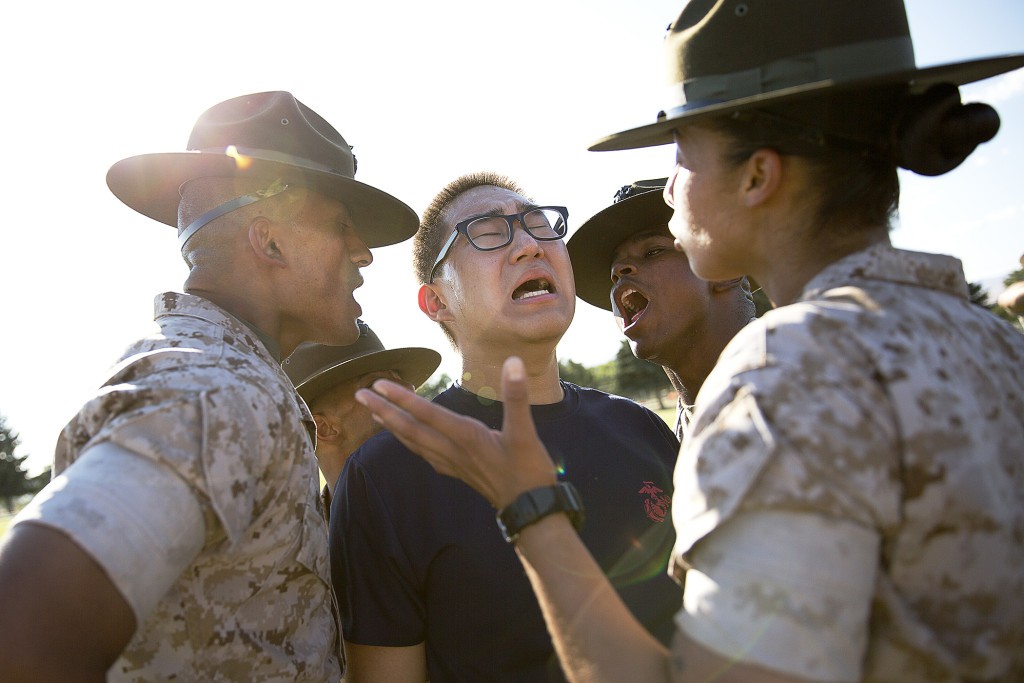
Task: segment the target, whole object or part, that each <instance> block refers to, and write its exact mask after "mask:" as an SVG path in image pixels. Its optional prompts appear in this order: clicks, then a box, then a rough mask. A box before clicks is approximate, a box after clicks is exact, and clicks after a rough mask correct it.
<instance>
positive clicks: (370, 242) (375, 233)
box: [107, 152, 419, 247]
mask: <svg viewBox="0 0 1024 683" xmlns="http://www.w3.org/2000/svg"><path fill="white" fill-rule="evenodd" d="M243 165H244V167H243ZM196 178H265V179H267V180H268V182H272V181H274V180H281V181H282V182H285V183H295V184H296V185H301V186H303V187H309V188H311V189H314V190H316V191H318V192H320V193H322V194H324V195H326V196H328V197H331V198H332V199H337V200H338V201H340V202H342V203H344V204H345V207H346V208H347V209H348V211H349V214H350V215H351V216H352V220H353V222H355V227H356V230H357V232H358V233H359V236H360V237H361V238H362V239H363V241H364V242H365V243H366V246H368V247H384V246H387V245H389V244H396V243H398V242H402V241H403V240H406V239H408V238H410V237H412V236H413V234H414V233H415V232H416V230H417V228H418V227H419V218H418V217H417V215H416V212H415V211H413V210H412V209H411V208H410V207H409V206H407V205H406V204H405V203H404V202H402V201H401V200H399V199H397V198H395V197H393V196H391V195H390V194H388V193H386V192H383V191H381V190H378V189H377V188H375V187H372V186H370V185H366V184H364V183H361V182H359V181H358V180H355V179H353V178H349V177H347V176H343V175H340V174H337V173H330V172H328V171H324V170H321V169H315V168H309V167H305V166H301V165H297V164H291V163H287V162H283V161H280V160H272V159H262V158H260V157H259V156H246V157H244V160H243V161H242V162H239V161H237V160H236V158H235V157H232V156H228V155H227V154H218V153H212V152H171V153H164V154H142V155H139V156H134V157H129V158H127V159H122V160H121V161H119V162H117V163H116V164H114V165H113V166H111V168H110V170H109V171H108V172H107V186H108V187H109V188H110V191H111V192H113V193H114V195H115V196H116V197H117V198H118V199H120V200H121V201H122V202H124V203H125V204H127V205H128V206H130V207H131V208H133V209H135V210H136V211H138V212H139V213H141V214H143V215H145V216H148V217H150V218H152V219H154V220H156V221H159V222H161V223H164V224H166V225H170V226H171V227H174V228H177V227H178V201H179V199H180V197H181V195H180V189H181V186H182V185H183V184H185V183H186V182H188V181H189V180H194V179H196Z"/></svg>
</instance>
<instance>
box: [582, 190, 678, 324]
mask: <svg viewBox="0 0 1024 683" xmlns="http://www.w3.org/2000/svg"><path fill="white" fill-rule="evenodd" d="M671 218H672V209H671V207H669V206H668V205H667V204H666V203H665V200H664V198H663V195H662V193H661V192H660V191H651V192H645V193H643V194H640V195H637V196H635V197H630V198H629V199H624V200H622V201H621V202H616V203H614V204H612V205H611V206H609V207H607V208H605V209H602V210H601V211H598V212H597V213H596V214H594V215H593V216H591V217H590V218H589V219H588V220H586V221H585V222H584V223H583V224H582V225H581V226H580V227H579V228H577V229H576V231H575V232H574V233H573V235H572V237H570V238H569V241H568V242H567V243H566V249H567V250H568V251H569V260H570V261H571V262H572V272H573V278H574V279H575V281H576V296H578V297H579V298H580V299H582V300H583V301H586V302H587V303H588V304H590V305H592V306H597V307H598V308H603V309H604V310H606V311H611V310H612V305H611V298H610V295H611V289H612V282H611V278H610V273H611V265H612V254H613V252H614V251H615V249H616V248H617V247H618V246H619V245H620V244H622V242H623V241H625V240H626V238H628V237H630V236H631V235H635V234H636V233H638V232H642V231H645V230H654V231H663V232H664V233H665V234H666V235H671V233H670V232H669V231H668V221H669V219H671Z"/></svg>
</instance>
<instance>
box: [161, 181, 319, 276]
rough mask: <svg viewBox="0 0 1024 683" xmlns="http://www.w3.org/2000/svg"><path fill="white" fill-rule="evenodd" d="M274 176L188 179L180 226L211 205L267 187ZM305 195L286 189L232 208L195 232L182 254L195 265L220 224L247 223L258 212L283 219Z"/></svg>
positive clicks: (182, 195) (183, 188) (179, 220)
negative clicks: (199, 254) (197, 257)
mask: <svg viewBox="0 0 1024 683" xmlns="http://www.w3.org/2000/svg"><path fill="white" fill-rule="evenodd" d="M273 182H274V181H273V179H269V180H267V179H261V178H246V179H239V178H196V179H195V180H190V181H189V182H187V183H185V185H184V186H182V188H181V200H180V201H179V202H178V226H179V229H181V228H183V227H184V226H187V225H189V224H190V223H191V222H192V221H194V220H195V219H196V218H198V217H199V216H201V215H203V214H204V213H205V212H207V211H209V210H210V209H212V208H214V207H216V206H220V205H221V204H223V203H225V202H229V201H231V200H233V199H236V198H238V197H241V196H243V195H246V194H250V193H253V192H258V191H261V190H265V189H266V188H267V187H269V186H270V185H271V184H272V183H273ZM303 196H304V195H302V194H301V193H296V192H293V191H289V192H283V193H281V194H277V195H274V196H272V197H269V198H267V199H265V200H261V201H258V202H254V203H252V204H249V205H247V206H243V207H241V208H238V209H235V210H234V211H229V212H227V213H225V214H223V215H222V216H218V217H217V218H215V219H214V220H212V221H210V222H209V223H208V224H207V225H204V226H203V227H202V229H200V230H199V231H198V232H196V233H195V235H193V236H192V237H191V238H190V239H189V240H188V241H187V242H186V243H185V244H184V245H183V248H182V252H181V255H182V258H184V259H185V263H187V264H188V265H189V267H190V268H191V267H194V266H195V265H196V253H197V252H199V251H201V250H203V249H204V248H208V247H209V246H210V245H211V244H212V243H213V242H216V241H218V239H219V238H218V233H220V232H222V230H221V228H224V227H227V226H231V225H234V226H242V225H248V224H249V223H250V222H251V221H252V220H253V219H254V218H256V217H257V216H269V217H270V218H271V219H272V220H281V219H283V218H285V217H286V216H288V215H289V214H290V213H294V212H295V211H296V210H297V209H298V208H299V206H300V204H299V203H297V201H296V200H298V201H301V199H302V198H303Z"/></svg>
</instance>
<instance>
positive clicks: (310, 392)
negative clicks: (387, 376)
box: [295, 346, 441, 403]
mask: <svg viewBox="0 0 1024 683" xmlns="http://www.w3.org/2000/svg"><path fill="white" fill-rule="evenodd" d="M440 364H441V354H439V353H438V352H437V351H434V350H433V349H426V348H421V347H415V346H414V347H406V348H400V349H385V350H383V351H374V352H371V353H367V354H365V355H362V356H357V357H356V358H352V359H349V360H346V361H342V362H340V363H337V364H335V365H332V366H330V367H326V368H324V369H323V370H321V371H320V372H318V373H316V374H315V375H313V376H311V377H310V378H309V379H307V380H306V381H305V382H303V383H302V384H299V385H298V386H296V387H295V388H296V389H297V390H298V392H299V396H301V397H302V399H303V400H304V401H306V402H307V403H309V402H310V401H313V400H314V399H316V398H317V397H319V396H320V395H321V394H323V393H324V392H326V391H327V390H329V389H331V388H332V387H334V386H337V385H338V384H339V383H341V382H345V381H347V380H350V379H352V378H354V377H359V376H360V375H365V374H366V373H368V372H379V371H382V370H394V371H395V372H397V373H398V376H399V377H401V378H402V379H403V380H405V381H406V382H408V383H409V384H411V385H413V386H414V387H417V388H418V387H419V386H420V385H421V384H423V383H424V382H426V381H427V379H428V378H429V377H430V376H431V375H432V374H434V370H437V367H438V366H439V365H440Z"/></svg>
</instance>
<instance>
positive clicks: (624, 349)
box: [615, 340, 672, 409]
mask: <svg viewBox="0 0 1024 683" xmlns="http://www.w3.org/2000/svg"><path fill="white" fill-rule="evenodd" d="M615 368H616V371H615V392H616V393H618V394H621V395H622V396H626V397H628V398H632V399H634V400H636V399H641V398H654V399H655V400H657V402H658V408H659V409H660V408H664V407H665V404H664V403H663V402H662V395H663V394H664V393H665V391H666V390H667V389H669V388H671V386H672V385H671V384H670V383H669V381H668V377H667V376H666V375H665V370H664V369H662V367H661V366H660V365H658V364H656V363H651V362H649V361H646V360H640V359H639V358H637V357H636V356H634V355H633V350H632V349H630V348H629V342H628V341H626V340H623V341H622V345H621V346H619V350H618V351H617V352H616V354H615Z"/></svg>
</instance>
